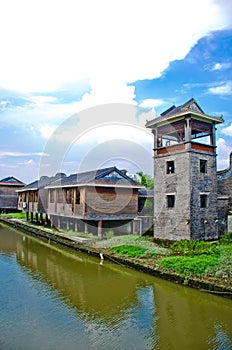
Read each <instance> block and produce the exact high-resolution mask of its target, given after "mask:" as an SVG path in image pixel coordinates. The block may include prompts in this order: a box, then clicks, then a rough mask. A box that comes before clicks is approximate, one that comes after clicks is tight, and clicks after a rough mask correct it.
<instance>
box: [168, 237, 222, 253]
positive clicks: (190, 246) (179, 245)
mask: <svg viewBox="0 0 232 350" xmlns="http://www.w3.org/2000/svg"><path fill="white" fill-rule="evenodd" d="M170 248H171V250H172V254H173V255H185V256H194V255H201V254H215V253H218V246H217V245H216V244H212V243H209V242H205V241H197V240H196V239H194V240H181V241H177V242H174V243H172V245H171V247H170Z"/></svg>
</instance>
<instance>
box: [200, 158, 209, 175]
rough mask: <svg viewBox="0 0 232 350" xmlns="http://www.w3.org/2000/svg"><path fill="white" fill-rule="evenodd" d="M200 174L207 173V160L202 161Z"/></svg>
mask: <svg viewBox="0 0 232 350" xmlns="http://www.w3.org/2000/svg"><path fill="white" fill-rule="evenodd" d="M200 172H201V173H203V174H205V173H207V160H204V159H200Z"/></svg>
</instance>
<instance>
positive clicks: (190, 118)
mask: <svg viewBox="0 0 232 350" xmlns="http://www.w3.org/2000/svg"><path fill="white" fill-rule="evenodd" d="M222 122H223V119H222V118H217V117H212V116H209V115H206V114H205V113H204V112H203V111H202V109H201V108H200V107H199V105H198V104H197V103H196V101H195V100H194V99H191V100H189V101H188V102H186V103H185V104H183V105H182V106H179V107H176V106H172V107H171V108H169V109H168V110H166V111H165V112H163V113H162V114H161V115H160V117H158V118H155V119H153V120H151V121H148V122H147V124H146V127H147V128H151V129H152V133H153V134H154V237H156V238H160V239H169V240H180V239H204V240H210V239H215V238H217V237H218V208H217V174H216V137H215V130H216V128H215V125H216V124H218V123H222Z"/></svg>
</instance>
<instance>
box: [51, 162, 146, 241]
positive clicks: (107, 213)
mask: <svg viewBox="0 0 232 350" xmlns="http://www.w3.org/2000/svg"><path fill="white" fill-rule="evenodd" d="M139 188H143V185H141V184H139V183H137V182H135V181H133V180H132V179H131V178H130V177H128V176H127V175H126V173H125V172H124V171H120V170H119V169H117V168H116V167H110V168H105V169H99V170H94V171H88V172H84V173H79V174H72V175H70V176H67V177H63V178H62V179H61V181H59V180H57V181H53V182H51V183H50V184H49V185H47V186H46V189H48V190H49V194H48V209H47V213H48V215H49V218H50V220H51V223H52V224H53V225H54V226H56V227H58V228H59V227H62V226H65V228H66V229H73V230H75V231H77V230H78V231H83V230H84V231H85V232H87V231H88V230H90V231H91V232H93V231H94V230H95V229H96V230H97V232H98V235H99V236H101V235H102V232H103V229H104V228H105V229H109V228H113V227H114V228H118V227H120V226H123V225H128V224H129V226H130V225H131V222H132V221H133V220H134V219H135V218H136V217H137V216H138V190H139ZM131 230H133V228H132V227H131Z"/></svg>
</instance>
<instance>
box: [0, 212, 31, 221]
mask: <svg viewBox="0 0 232 350" xmlns="http://www.w3.org/2000/svg"><path fill="white" fill-rule="evenodd" d="M1 217H2V218H4V217H5V218H9V219H26V213H24V212H19V213H7V214H1Z"/></svg>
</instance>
